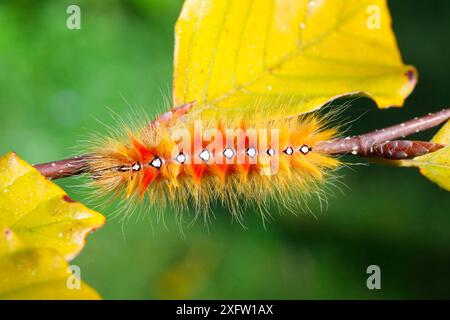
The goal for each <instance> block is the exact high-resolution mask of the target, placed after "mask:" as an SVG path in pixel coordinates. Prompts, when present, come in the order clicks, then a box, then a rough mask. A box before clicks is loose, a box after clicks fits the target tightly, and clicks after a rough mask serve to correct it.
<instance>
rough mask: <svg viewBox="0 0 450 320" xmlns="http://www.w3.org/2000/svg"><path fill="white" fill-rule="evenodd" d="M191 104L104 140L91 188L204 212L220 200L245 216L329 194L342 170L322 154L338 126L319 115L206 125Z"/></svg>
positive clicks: (97, 147) (89, 166) (88, 160)
mask: <svg viewBox="0 0 450 320" xmlns="http://www.w3.org/2000/svg"><path fill="white" fill-rule="evenodd" d="M189 108H190V105H185V106H183V107H182V108H177V109H175V110H174V111H171V112H168V113H165V114H163V115H162V116H161V117H160V118H158V119H157V120H156V121H153V122H151V123H149V124H147V125H144V126H143V127H141V128H138V129H134V130H132V129H130V128H127V127H126V126H124V128H122V129H121V130H120V132H119V133H117V134H113V135H111V136H109V137H104V138H100V139H98V141H97V142H95V143H94V146H93V147H91V148H90V150H89V152H88V154H89V155H88V156H87V157H85V158H84V160H83V161H84V163H85V169H84V170H85V171H87V172H90V173H91V174H92V175H93V176H94V178H95V179H93V180H92V182H91V183H90V184H91V185H92V186H94V187H96V188H97V189H98V190H100V192H101V193H102V194H104V195H107V194H113V195H114V196H124V197H125V198H127V199H130V200H133V199H134V200H137V201H140V200H143V199H144V198H147V199H148V200H149V201H150V204H151V205H155V206H158V207H160V208H164V207H165V206H166V205H170V206H171V207H173V208H175V209H177V210H178V211H179V210H182V209H184V208H187V207H189V205H190V204H192V205H193V206H194V208H195V209H196V212H199V213H200V212H203V213H206V212H208V211H209V210H210V207H211V205H212V204H213V203H214V202H216V201H218V202H220V203H221V204H222V205H224V206H225V207H227V208H228V209H229V211H230V212H231V213H233V216H236V217H237V216H239V212H240V211H241V208H242V207H244V206H246V205H247V204H254V205H256V206H257V207H258V208H259V209H260V211H261V212H266V211H267V206H268V204H269V203H270V202H271V201H274V202H275V203H276V204H277V205H279V206H281V207H284V208H287V209H293V208H295V207H296V206H297V204H298V203H299V202H300V201H299V199H302V198H305V197H307V196H308V195H310V194H312V193H315V194H319V193H323V192H324V191H323V190H324V188H323V187H322V184H323V183H324V180H325V179H326V178H328V177H330V174H331V172H332V171H333V170H334V169H336V168H338V167H339V165H340V162H339V160H337V159H336V158H335V157H332V156H330V155H327V154H325V153H323V152H316V151H315V146H316V145H317V144H318V143H321V142H324V141H329V140H332V139H333V138H335V137H336V135H337V132H338V131H337V129H336V128H330V127H329V126H327V118H326V117H320V116H319V115H318V114H315V113H312V114H306V115H303V116H300V117H292V118H287V119H277V120H270V119H271V117H270V116H268V115H267V114H254V115H250V116H241V117H239V118H217V119H202V118H197V117H191V116H189V114H186V113H187V112H188V111H189Z"/></svg>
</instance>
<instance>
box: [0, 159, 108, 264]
mask: <svg viewBox="0 0 450 320" xmlns="http://www.w3.org/2000/svg"><path fill="white" fill-rule="evenodd" d="M0 212H1V214H0V230H1V229H7V230H10V231H11V232H13V233H14V235H15V236H16V237H17V239H18V240H17V241H20V242H21V243H23V245H24V246H25V247H27V248H28V247H34V248H48V249H53V250H55V251H56V252H57V253H58V254H59V255H61V256H63V257H64V259H65V260H71V259H72V258H74V257H75V256H76V255H77V254H78V253H79V252H80V250H81V249H82V248H83V246H84V243H85V237H86V235H87V234H88V233H89V232H91V231H93V230H95V229H96V228H98V227H100V226H102V225H103V224H104V222H105V218H104V217H103V216H102V215H101V214H100V213H98V212H95V211H92V210H90V209H88V208H86V207H85V206H84V205H82V204H81V203H79V202H74V201H73V200H71V199H70V198H69V197H68V196H67V194H66V193H65V192H64V191H63V190H62V189H61V188H60V187H58V186H57V185H56V184H54V183H53V182H51V181H50V180H47V179H46V178H45V177H44V176H42V175H41V174H40V173H39V171H37V170H36V169H34V168H33V167H32V166H30V165H29V164H27V163H26V162H25V161H23V160H21V159H20V158H19V157H18V156H17V155H15V154H14V153H9V154H6V155H5V156H3V157H1V158H0ZM4 250H5V248H3V249H2V247H1V246H0V255H1V254H2V253H4V252H5V251H4Z"/></svg>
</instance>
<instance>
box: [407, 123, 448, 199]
mask: <svg viewBox="0 0 450 320" xmlns="http://www.w3.org/2000/svg"><path fill="white" fill-rule="evenodd" d="M431 141H432V142H436V143H441V144H443V145H445V147H444V148H442V149H440V150H438V151H436V152H433V153H430V154H426V155H423V156H420V157H416V158H414V159H413V160H410V161H408V162H407V164H408V165H409V166H411V165H412V166H417V167H419V169H420V172H421V173H422V174H423V175H424V176H425V177H427V178H428V179H430V180H431V181H433V182H435V183H437V184H438V185H440V186H441V187H442V188H444V189H446V190H447V191H450V121H447V123H446V124H445V125H444V126H443V127H442V128H441V130H439V132H438V133H437V134H436V135H435V136H434V137H433V139H432V140H431Z"/></svg>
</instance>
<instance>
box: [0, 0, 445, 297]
mask: <svg viewBox="0 0 450 320" xmlns="http://www.w3.org/2000/svg"><path fill="white" fill-rule="evenodd" d="M69 4H78V5H80V6H81V10H82V29H81V30H72V31H70V30H68V29H67V28H66V18H67V14H66V8H67V6H68V5H69ZM181 5H182V1H180V0H176V1H175V0H173V1H169V0H155V1H145V0H128V1H118V0H116V1H102V2H100V1H65V0H63V1H61V0H58V1H56V0H54V1H25V0H23V1H2V2H1V3H0V128H1V129H0V153H5V152H7V151H9V150H13V151H16V152H17V153H18V154H19V155H20V156H21V157H22V158H24V159H26V160H27V161H29V162H31V163H37V162H46V161H50V160H55V159H60V158H63V157H65V156H67V155H69V154H73V153H74V152H75V151H76V147H77V141H79V139H80V138H82V137H83V136H84V135H85V134H86V133H88V132H91V131H95V130H101V129H100V126H99V124H98V121H97V120H96V119H99V120H101V121H102V122H105V123H113V121H112V119H111V111H110V110H109V109H108V108H110V109H112V110H114V111H115V112H117V113H118V114H120V115H127V114H128V113H129V112H130V107H129V105H128V103H129V104H130V105H132V106H139V107H142V108H143V109H145V110H147V112H148V113H149V114H150V115H155V114H156V113H157V111H158V110H160V107H161V105H162V103H163V97H164V96H168V94H169V92H170V83H171V75H172V55H173V53H172V50H173V26H174V23H175V20H176V18H177V15H178V13H179V10H180V8H181ZM390 6H391V13H392V16H393V19H394V29H395V32H396V34H397V38H398V41H399V46H400V48H401V50H402V53H403V57H404V60H405V61H406V62H407V63H411V64H414V65H416V66H417V68H418V69H419V72H420V81H419V84H418V86H417V89H416V90H415V91H414V93H413V94H412V95H411V97H410V98H409V99H408V100H407V103H406V108H404V109H395V110H394V109H392V110H387V111H380V110H377V109H376V107H375V106H374V104H373V103H372V102H371V101H370V100H368V99H361V100H359V101H358V102H357V103H355V105H354V106H353V107H352V108H349V109H348V110H347V111H346V114H345V115H346V116H349V117H352V118H355V117H359V116H361V115H362V118H361V119H360V120H359V121H358V122H357V123H355V124H353V125H352V129H351V131H352V133H361V132H364V131H369V130H371V129H375V128H377V127H381V126H385V125H388V124H393V123H397V122H398V121H402V120H406V119H409V118H412V117H414V116H417V115H422V114H426V113H428V112H430V111H435V110H438V109H440V108H442V107H445V106H447V107H448V106H449V105H450V94H449V91H450V90H449V89H450V88H449V80H448V77H449V72H450V59H449V57H450V19H449V17H450V2H449V1H445V0H440V1H433V4H432V5H431V3H430V2H423V1H391V2H390ZM125 100H126V101H127V102H128V103H127V102H125ZM432 133H433V132H431V133H427V134H424V135H422V136H421V138H430V137H431V135H432ZM74 148H75V149H74ZM353 161H354V160H353ZM341 173H342V174H344V175H345V177H344V178H343V179H342V181H343V182H344V183H345V185H346V186H347V187H348V188H347V187H346V188H344V189H343V193H342V194H341V193H340V192H339V191H337V192H336V196H335V197H330V199H329V207H328V209H327V210H323V211H320V208H319V206H318V205H317V204H316V203H313V204H312V208H313V210H314V212H315V213H316V216H317V219H316V218H315V217H314V216H313V215H311V214H303V213H300V214H299V215H297V216H294V215H291V214H286V215H281V216H280V215H278V214H276V215H275V216H276V219H275V221H273V222H271V223H270V224H268V225H267V228H266V229H264V227H263V225H262V222H261V219H260V217H259V216H258V215H257V214H256V213H254V212H247V214H246V217H245V224H246V227H247V229H243V228H242V226H240V225H239V224H237V223H232V221H231V217H230V216H229V214H228V213H227V212H226V211H225V210H223V209H217V210H216V212H215V219H214V221H213V223H212V224H211V225H210V226H209V229H207V228H206V227H205V226H204V225H203V223H202V222H200V221H199V222H197V223H196V224H194V225H193V226H191V227H188V226H186V227H185V230H184V231H185V237H184V238H183V237H182V236H181V233H180V232H179V230H178V229H177V227H176V226H175V225H174V220H173V213H172V212H170V211H167V212H166V219H165V220H166V226H164V225H163V224H162V223H156V222H155V219H154V211H153V210H152V208H148V210H147V211H148V214H146V215H144V216H140V217H138V216H136V217H134V218H131V219H130V220H129V222H128V223H126V224H123V223H120V221H119V219H118V218H112V219H110V220H108V223H107V224H106V225H105V226H104V227H103V228H102V229H100V230H99V231H97V232H96V233H95V234H94V235H91V236H90V237H89V238H88V243H87V245H86V247H85V249H84V251H83V252H82V254H81V255H80V256H79V257H77V258H76V259H75V260H74V261H73V264H77V265H79V266H80V267H81V276H82V278H83V280H85V281H86V282H88V283H89V284H91V285H92V286H93V287H94V288H96V289H97V290H98V291H99V292H100V294H101V295H102V296H103V298H105V299H132V298H134V299H155V298H206V299H213V298H227V299H228V298H273V299H281V298H285V299H297V298H308V299H314V298H332V299H335V298H338V299H339V298H364V299H372V298H450V196H449V194H448V193H447V192H445V191H443V190H441V189H439V187H437V186H436V185H434V184H432V183H430V182H428V181H427V180H426V179H424V178H423V177H421V176H420V174H419V173H418V172H417V170H415V169H399V168H392V167H384V166H376V165H370V166H359V165H358V166H354V167H353V170H350V169H344V170H343V171H341ZM58 183H59V184H60V185H62V186H63V187H65V188H66V190H68V192H69V194H71V196H72V197H73V198H75V199H77V200H80V201H83V196H82V195H80V193H79V192H78V191H77V189H78V184H79V181H75V180H70V179H69V180H66V181H61V182H59V181H58ZM105 213H106V215H107V216H109V217H112V216H115V215H117V210H116V209H114V208H108V209H107V210H106V211H105ZM119 215H120V214H119ZM371 264H376V265H379V266H380V268H381V272H382V279H381V281H382V289H381V290H374V291H371V290H368V289H367V287H366V279H367V276H368V275H367V274H366V268H367V266H369V265H371ZM2 276H8V275H2Z"/></svg>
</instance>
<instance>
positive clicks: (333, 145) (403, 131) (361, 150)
mask: <svg viewBox="0 0 450 320" xmlns="http://www.w3.org/2000/svg"><path fill="white" fill-rule="evenodd" d="M449 118H450V109H444V110H442V111H439V112H435V113H429V114H428V115H426V116H424V117H420V118H414V119H413V120H410V121H407V122H403V123H401V124H398V125H394V126H391V127H387V128H384V129H381V130H375V131H373V132H369V133H366V134H362V135H359V136H354V137H346V138H339V139H335V140H331V141H324V142H322V143H320V144H317V145H316V146H315V147H314V151H316V152H320V153H325V154H353V155H360V156H364V157H365V156H379V157H384V158H391V159H405V158H406V157H408V158H409V157H414V156H418V155H422V154H423V153H420V152H423V151H424V150H423V149H422V148H420V146H419V144H422V146H423V147H426V148H428V149H429V151H428V152H432V151H435V150H437V149H440V148H441V147H442V145H439V144H432V143H429V142H428V143H427V145H426V146H425V145H424V144H423V142H419V141H409V142H408V145H409V144H412V145H411V146H410V147H409V151H410V152H408V153H407V155H406V157H390V155H389V152H387V151H386V152H384V153H383V152H381V151H382V150H381V149H384V148H383V146H382V145H384V146H388V147H389V148H391V150H392V147H393V146H394V144H393V143H394V142H398V141H392V140H395V139H398V138H403V137H406V136H408V135H411V134H413V133H417V132H421V131H424V130H427V129H431V128H433V127H435V126H438V125H439V124H441V123H443V122H445V121H447V120H448V119H449ZM400 141H402V140H400ZM386 142H392V143H391V144H390V145H386V144H383V143H386ZM398 145H399V146H400V145H401V147H402V148H404V147H405V146H406V145H405V144H403V143H402V144H398ZM376 149H377V150H379V151H378V152H374V151H375V150H376ZM384 150H387V149H384ZM403 151H405V150H403ZM414 151H417V152H418V154H416V153H415V152H414ZM392 153H393V154H394V153H395V152H394V150H392ZM419 153H420V154H419Z"/></svg>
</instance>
